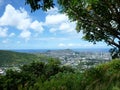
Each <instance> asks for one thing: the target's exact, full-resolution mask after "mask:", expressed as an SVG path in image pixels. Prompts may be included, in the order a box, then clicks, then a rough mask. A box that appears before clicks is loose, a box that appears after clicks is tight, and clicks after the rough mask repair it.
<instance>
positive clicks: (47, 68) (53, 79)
mask: <svg viewBox="0 0 120 90" xmlns="http://www.w3.org/2000/svg"><path fill="white" fill-rule="evenodd" d="M0 90H120V60H112V61H111V62H109V63H105V64H101V65H98V66H96V67H94V68H90V69H88V70H85V71H84V72H78V71H76V72H75V70H74V69H72V68H71V67H65V66H61V65H60V64H58V63H56V62H54V61H52V62H49V63H43V62H33V63H31V64H28V65H24V66H22V67H21V71H19V72H18V71H13V70H9V71H7V72H6V75H5V76H0Z"/></svg>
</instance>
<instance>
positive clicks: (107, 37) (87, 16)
mask: <svg viewBox="0 0 120 90" xmlns="http://www.w3.org/2000/svg"><path fill="white" fill-rule="evenodd" d="M26 1H27V4H30V6H31V8H32V10H33V11H35V10H37V9H40V8H42V9H43V10H47V9H50V8H51V7H53V6H54V3H53V1H54V0H26ZM57 1H58V4H59V6H60V10H61V12H62V13H65V14H67V15H68V17H69V19H70V20H71V21H75V22H76V30H77V31H78V32H80V31H82V32H83V34H84V36H83V39H85V40H87V41H89V42H93V43H96V42H99V41H104V42H105V43H107V44H108V45H111V46H112V47H113V49H112V50H111V52H112V54H111V55H112V56H113V57H119V58H120V1H119V0H57ZM33 2H34V3H33ZM41 4H42V5H41ZM38 7H39V8H38Z"/></svg>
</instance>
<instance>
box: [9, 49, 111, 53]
mask: <svg viewBox="0 0 120 90" xmlns="http://www.w3.org/2000/svg"><path fill="white" fill-rule="evenodd" d="M109 49H110V48H79V49H11V50H10V51H15V52H22V53H44V52H47V51H56V50H73V51H76V52H109Z"/></svg>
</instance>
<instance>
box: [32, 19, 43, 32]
mask: <svg viewBox="0 0 120 90" xmlns="http://www.w3.org/2000/svg"><path fill="white" fill-rule="evenodd" d="M42 24H43V23H42V22H38V21H37V20H35V21H34V22H32V23H31V28H32V29H33V30H35V31H37V32H40V33H41V32H43V30H44V29H43V27H42Z"/></svg>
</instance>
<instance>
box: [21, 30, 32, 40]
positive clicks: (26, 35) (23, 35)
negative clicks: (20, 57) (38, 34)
mask: <svg viewBox="0 0 120 90" xmlns="http://www.w3.org/2000/svg"><path fill="white" fill-rule="evenodd" d="M30 36H31V32H30V31H27V30H26V31H22V33H21V34H20V37H21V38H23V39H25V40H26V41H27V40H29V39H30Z"/></svg>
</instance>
